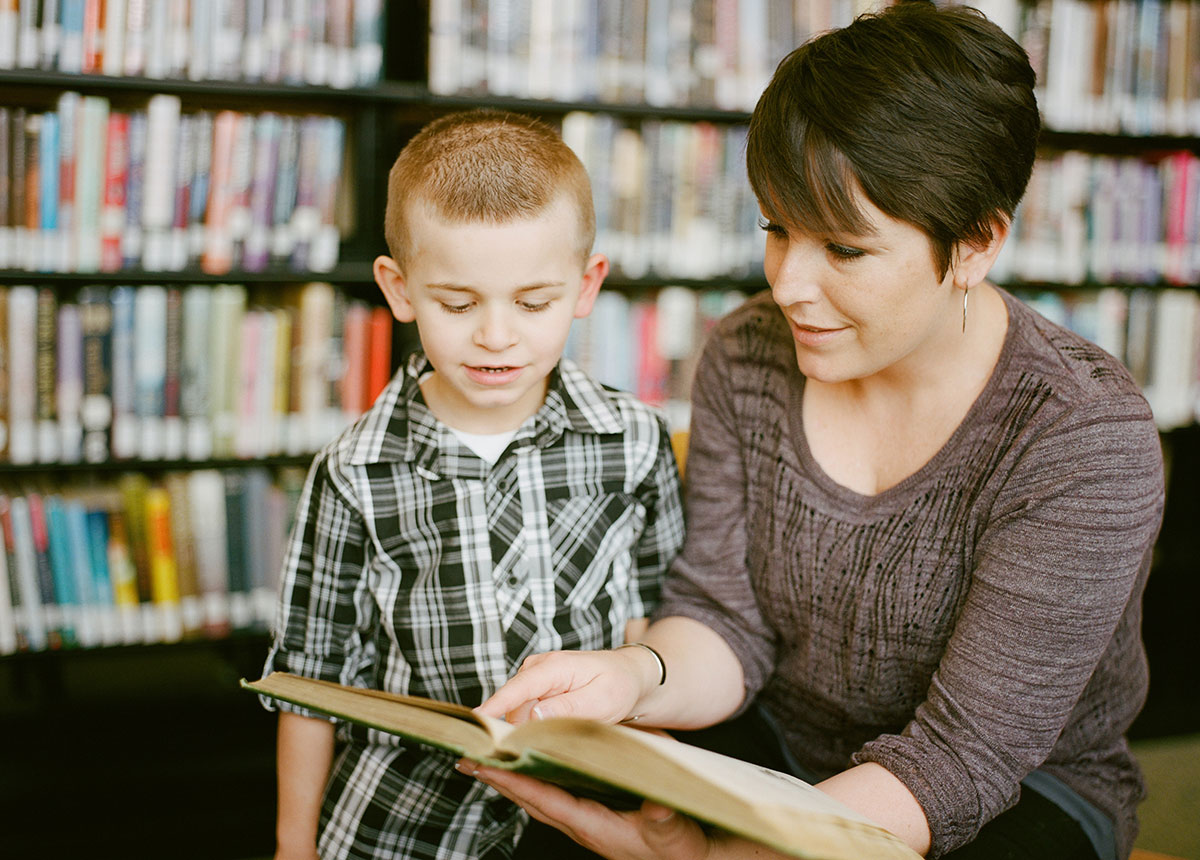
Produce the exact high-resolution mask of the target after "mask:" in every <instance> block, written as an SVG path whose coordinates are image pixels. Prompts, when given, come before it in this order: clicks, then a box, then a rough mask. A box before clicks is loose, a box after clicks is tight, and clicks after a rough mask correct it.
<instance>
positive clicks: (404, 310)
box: [371, 256, 416, 323]
mask: <svg viewBox="0 0 1200 860" xmlns="http://www.w3.org/2000/svg"><path fill="white" fill-rule="evenodd" d="M371 268H372V270H373V271H374V273H375V283H377V284H378V285H379V289H380V291H381V292H382V293H383V297H384V298H385V299H387V303H388V307H390V308H391V309H392V316H394V317H395V318H396V319H397V320H399V321H400V322H405V323H406V322H412V321H413V320H414V319H416V313H415V312H414V311H413V306H412V302H410V301H409V300H408V288H407V286H406V285H405V283H404V273H403V272H401V271H400V266H399V264H398V263H397V262H396V261H395V260H393V259H392V258H391V257H384V256H379V257H376V258H375V263H374V265H373V266H372V267H371Z"/></svg>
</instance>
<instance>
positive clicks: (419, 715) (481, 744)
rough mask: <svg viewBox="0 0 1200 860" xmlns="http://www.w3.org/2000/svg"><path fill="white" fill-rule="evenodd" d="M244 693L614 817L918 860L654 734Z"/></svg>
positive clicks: (805, 796) (289, 680) (822, 851)
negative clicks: (509, 775)
mask: <svg viewBox="0 0 1200 860" xmlns="http://www.w3.org/2000/svg"><path fill="white" fill-rule="evenodd" d="M242 687H244V688H245V689H248V690H252V691H254V692H257V693H260V694H262V695H264V696H267V697H269V698H272V699H277V700H280V701H284V702H290V703H291V704H293V705H299V706H301V707H305V708H310V709H312V710H315V711H319V712H321V713H323V714H328V715H329V716H332V717H336V718H338V719H343V720H349V721H351V722H355V723H359V724H361V725H364V726H368V727H371V728H374V729H377V730H379V731H382V732H386V733H388V734H393V735H399V736H401V737H404V738H408V739H409V740H412V741H416V742H418V743H422V744H427V745H429V746H433V747H437V748H438V749H442V750H447V751H449V752H451V753H454V754H455V755H460V756H465V757H466V758H470V759H473V760H475V761H478V762H481V763H483V764H487V765H489V766H491V767H499V768H503V769H506V770H513V771H517V772H519V773H525V774H529V775H531V776H536V777H538V778H540V779H545V780H548V781H550V782H555V783H558V784H560V785H563V786H564V787H566V788H568V789H569V790H572V791H575V792H578V793H582V794H587V795H589V796H598V797H600V798H601V799H603V800H604V801H606V802H609V803H611V804H613V805H622V806H629V804H630V801H633V802H635V803H636V802H637V801H638V800H639V799H640V798H646V799H649V800H652V801H654V802H655V803H660V804H663V805H664V806H669V807H671V808H673V809H677V810H679V811H680V812H683V813H685V814H687V815H690V816H692V817H693V818H697V819H699V820H701V821H704V822H707V823H709V824H711V825H714V826H716V827H719V828H721V829H723V830H727V831H729V832H730V833H735V834H737V835H739V836H744V837H746V838H747V839H751V840H754V841H756V842H762V843H764V844H766V845H769V846H771V847H772V848H775V849H777V850H779V851H782V852H783V853H785V854H790V855H793V856H795V857H806V858H810V860H858V858H862V857H871V858H874V860H915V858H917V857H918V856H919V855H917V854H916V852H914V851H912V850H911V849H910V848H908V846H906V845H905V844H904V843H903V842H901V841H900V840H899V839H898V838H896V837H895V836H893V835H892V834H891V833H889V832H887V831H886V830H884V829H883V828H881V827H879V826H877V825H875V824H872V823H871V822H869V821H867V820H866V819H865V818H864V817H862V816H861V815H859V814H858V813H857V812H855V811H853V810H851V809H850V808H849V807H846V806H844V805H843V804H841V803H839V802H838V801H836V800H834V799H833V798H832V797H830V796H828V795H827V794H824V793H823V792H821V791H820V790H819V789H816V788H814V787H813V786H811V785H809V784H807V783H805V782H801V781H800V780H798V779H796V778H794V777H792V776H789V775H787V774H783V773H779V772H777V771H772V770H768V769H767V768H763V767H760V766H758V765H754V764H749V763H747V762H744V761H740V760H738V759H734V758H730V757H728V756H723V755H720V754H718V753H714V752H711V751H709V750H704V749H700V748H699V747H694V746H690V745H688V744H685V743H682V742H680V741H677V740H675V739H674V738H670V737H666V736H664V735H662V734H659V733H655V732H647V731H640V730H638V729H634V728H631V727H629V726H622V725H610V724H607V723H600V722H597V721H594V720H582V719H573V718H565V717H559V718H552V719H546V720H533V721H530V722H526V723H522V724H520V725H517V726H513V725H509V724H508V723H506V722H504V721H503V720H498V719H493V718H491V717H486V716H483V715H481V714H478V713H476V712H474V711H472V710H471V709H470V708H467V707H465V706H463V705H457V704H451V703H447V702H437V701H434V700H432V699H425V698H420V697H416V696H402V695H397V694H393V693H384V692H381V691H379V690H367V689H363V688H360V687H348V686H344V685H341V684H335V683H331V682H328V681H318V680H313V679H310V678H303V677H300V676H297V675H290V674H287V673H284V672H275V673H272V674H270V675H268V676H267V677H266V678H264V679H262V680H260V681H255V682H252V683H251V682H247V681H245V680H243V681H242Z"/></svg>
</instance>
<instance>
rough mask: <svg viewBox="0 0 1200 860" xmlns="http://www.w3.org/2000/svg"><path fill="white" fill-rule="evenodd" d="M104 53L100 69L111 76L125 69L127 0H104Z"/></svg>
mask: <svg viewBox="0 0 1200 860" xmlns="http://www.w3.org/2000/svg"><path fill="white" fill-rule="evenodd" d="M103 5H104V55H103V58H102V60H101V64H100V70H101V71H102V72H103V73H104V74H106V75H109V76H111V77H117V76H119V75H121V74H122V73H123V72H124V71H125V0H104V4H103Z"/></svg>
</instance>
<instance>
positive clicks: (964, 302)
mask: <svg viewBox="0 0 1200 860" xmlns="http://www.w3.org/2000/svg"><path fill="white" fill-rule="evenodd" d="M970 294H971V291H970V290H963V334H966V333H967V296H969V295H970Z"/></svg>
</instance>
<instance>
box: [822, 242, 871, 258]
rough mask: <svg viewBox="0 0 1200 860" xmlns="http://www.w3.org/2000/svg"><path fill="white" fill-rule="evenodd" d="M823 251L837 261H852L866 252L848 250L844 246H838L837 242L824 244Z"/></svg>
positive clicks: (856, 249)
mask: <svg viewBox="0 0 1200 860" xmlns="http://www.w3.org/2000/svg"><path fill="white" fill-rule="evenodd" d="M825 250H827V251H828V252H829V253H830V254H833V256H835V257H837V258H838V259H839V260H853V259H855V258H857V257H861V256H862V255H863V254H865V253H866V252H865V251H863V250H861V249H859V248H850V247H847V246H846V245H839V244H838V243H837V242H826V243H825Z"/></svg>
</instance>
